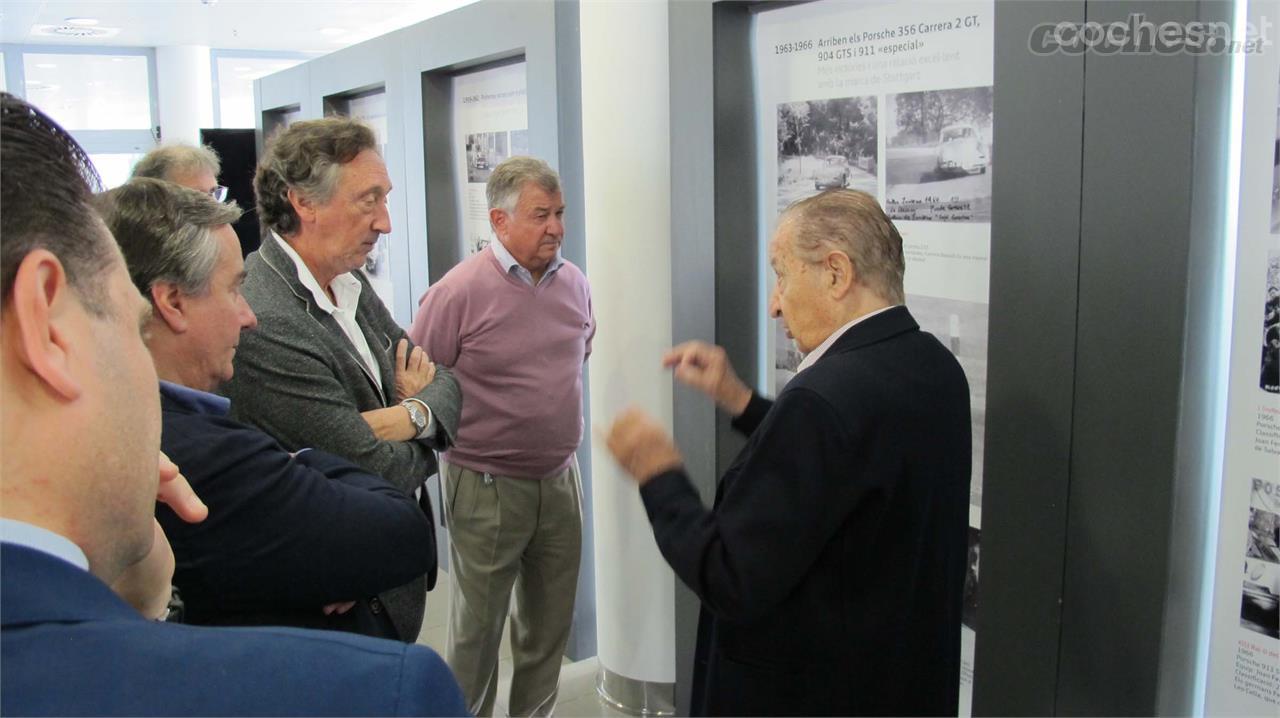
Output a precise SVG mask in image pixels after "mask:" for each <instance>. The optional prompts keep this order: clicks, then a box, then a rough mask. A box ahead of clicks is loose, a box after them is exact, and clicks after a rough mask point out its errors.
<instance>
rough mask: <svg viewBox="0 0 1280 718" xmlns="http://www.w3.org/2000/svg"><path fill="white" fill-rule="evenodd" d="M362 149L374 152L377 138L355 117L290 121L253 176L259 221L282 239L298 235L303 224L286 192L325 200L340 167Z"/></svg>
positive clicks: (330, 195) (333, 187)
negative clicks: (291, 191) (354, 118)
mask: <svg viewBox="0 0 1280 718" xmlns="http://www.w3.org/2000/svg"><path fill="white" fill-rule="evenodd" d="M365 150H373V151H374V152H377V151H378V138H377V135H375V134H374V133H373V130H372V129H370V127H369V126H368V125H366V124H365V123H363V122H360V121H359V120H353V119H351V118H349V117H326V118H324V119H322V120H305V121H302V122H295V123H293V124H292V125H289V127H288V128H287V129H285V130H284V131H283V132H281V133H280V134H278V135H276V136H275V138H274V139H273V140H271V142H270V143H268V145H267V152H266V156H264V157H263V158H262V160H261V161H260V162H259V163H258V171H257V173H256V174H255V175H254V178H253V191H254V194H256V195H257V197H258V217H259V219H260V220H261V221H262V223H263V224H265V225H266V226H267V227H269V228H271V229H274V230H275V231H276V232H278V233H279V234H280V236H281V237H289V236H292V235H294V234H296V233H297V232H298V230H299V229H301V228H302V223H301V221H300V220H299V219H298V213H297V212H296V211H295V210H294V209H293V203H292V202H290V201H289V190H290V189H293V190H296V191H297V192H299V193H301V194H302V196H304V197H306V198H307V199H310V200H312V201H315V202H319V203H321V204H323V203H325V202H328V201H329V200H330V199H331V198H332V197H333V192H334V190H335V189H337V186H338V178H339V177H341V176H342V166H343V165H345V164H346V163H348V162H350V161H351V160H354V159H355V158H356V155H359V154H360V153H361V152H363V151H365Z"/></svg>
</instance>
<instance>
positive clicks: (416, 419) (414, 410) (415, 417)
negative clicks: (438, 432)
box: [400, 399, 427, 436]
mask: <svg viewBox="0 0 1280 718" xmlns="http://www.w3.org/2000/svg"><path fill="white" fill-rule="evenodd" d="M400 406H403V407H404V408H405V409H408V410H409V421H411V422H413V428H414V431H415V432H416V434H417V435H418V436H421V435H422V432H424V431H426V430H427V412H425V411H423V410H422V405H421V404H419V403H418V402H417V401H416V400H414V399H405V400H404V401H402V402H400Z"/></svg>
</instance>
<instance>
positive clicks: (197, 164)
mask: <svg viewBox="0 0 1280 718" xmlns="http://www.w3.org/2000/svg"><path fill="white" fill-rule="evenodd" d="M221 171H222V162H221V160H219V159H218V153H216V152H214V151H213V148H212V147H209V146H207V145H202V146H199V147H194V146H192V145H183V144H173V145H165V146H163V147H157V148H155V149H154V150H151V151H150V152H148V153H147V154H146V156H144V157H143V158H142V159H141V160H138V164H136V165H134V166H133V175H132V176H133V177H152V178H154V179H161V180H165V181H167V182H172V183H174V184H178V185H182V186H183V187H189V188H191V189H193V190H196V191H198V192H203V193H205V194H207V195H209V196H210V197H213V198H214V199H216V200H217V201H219V202H225V201H226V199H227V188H226V187H224V186H222V185H220V184H218V174H219V173H220V172H221Z"/></svg>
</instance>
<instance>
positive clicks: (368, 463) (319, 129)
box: [226, 117, 462, 642]
mask: <svg viewBox="0 0 1280 718" xmlns="http://www.w3.org/2000/svg"><path fill="white" fill-rule="evenodd" d="M390 191H391V180H390V178H389V177H388V175H387V167H386V164H385V163H383V161H382V157H381V156H380V155H379V154H378V142H377V138H376V137H375V136H374V134H373V131H372V130H371V129H369V127H367V126H366V125H364V124H361V123H360V122H357V121H356V120H352V119H348V118H343V117H330V118H326V119H323V120H309V121H305V122H296V123H294V124H293V125H290V126H289V128H288V129H287V130H285V131H284V132H282V133H280V134H279V135H278V136H277V137H276V138H275V139H274V140H273V141H272V143H271V144H270V145H269V146H268V147H267V152H266V154H265V155H264V156H263V158H262V160H261V162H259V164H258V171H257V174H256V176H255V177H254V192H255V193H256V194H257V198H258V216H259V218H260V219H261V221H262V223H263V224H264V225H265V226H266V227H268V228H269V229H270V230H271V234H270V236H268V237H265V238H264V239H263V241H262V246H261V247H260V248H259V249H258V251H257V252H255V253H253V254H251V255H249V258H248V260H247V261H246V262H245V268H246V270H247V271H248V277H247V278H246V279H245V283H244V296H245V299H246V300H248V302H249V306H250V307H252V308H253V311H254V312H255V313H257V315H258V319H259V320H260V321H261V323H262V324H261V326H260V327H259V328H258V330H257V331H254V332H249V333H247V334H245V336H244V338H243V339H242V341H241V344H240V348H239V350H238V351H237V353H236V356H235V376H234V377H232V379H231V381H229V382H228V383H227V384H226V391H227V396H228V397H229V398H230V399H231V412H232V415H233V416H234V417H235V418H236V419H239V420H241V421H247V422H249V423H251V424H253V425H255V426H257V427H259V428H260V429H262V430H263V431H265V432H267V433H268V434H270V435H272V436H273V437H275V438H276V439H277V440H278V441H279V442H280V443H281V444H282V445H283V446H284V447H285V448H286V449H289V450H290V451H296V450H298V449H301V448H303V447H308V446H309V447H314V448H317V449H322V450H324V451H328V452H331V453H333V454H337V455H338V456H341V457H343V458H345V459H348V460H350V461H353V462H355V463H356V464H358V465H359V466H361V467H363V468H365V469H366V470H368V471H372V472H374V473H376V474H378V475H379V476H382V477H383V478H385V479H386V480H387V481H390V482H391V483H392V484H393V485H394V486H395V487H396V488H398V489H400V490H401V491H404V492H405V493H410V494H411V493H414V492H420V496H421V501H422V504H423V509H424V511H427V512H428V513H429V512H430V510H431V507H430V499H429V496H428V493H427V491H426V490H425V488H424V486H423V484H424V482H425V481H426V480H427V479H428V478H430V477H431V475H432V474H434V473H435V472H436V458H435V454H433V453H432V450H433V449H446V448H448V447H449V445H450V443H451V442H452V438H453V436H454V435H455V434H456V432H457V428H458V419H459V417H460V414H461V411H462V396H461V393H460V392H459V390H458V382H457V380H456V379H454V377H453V374H452V373H450V372H449V371H448V370H446V369H443V368H442V369H440V370H438V371H437V370H436V368H435V365H434V364H432V363H431V362H430V361H429V360H428V358H427V356H426V354H425V353H423V351H422V349H421V348H419V347H415V346H413V345H412V344H411V343H410V342H409V340H408V338H407V337H406V336H405V331H404V328H403V327H401V326H400V325H399V324H397V323H396V321H395V319H394V318H393V317H392V316H391V313H390V312H389V311H388V310H387V308H386V306H385V305H383V303H382V300H380V299H379V298H378V296H377V294H375V293H374V291H373V287H372V286H371V285H370V284H369V278H368V277H366V276H365V275H364V272H363V271H362V270H361V267H363V266H364V262H365V259H366V258H367V257H368V256H369V253H370V252H371V251H372V250H373V249H374V247H375V246H376V245H377V242H378V237H379V236H380V235H382V234H385V233H387V232H390V231H391V218H390V215H389V214H388V212H387V194H388V193H389V192H390ZM432 542H433V543H432V551H433V552H434V551H435V548H434V534H433V538H432ZM435 576H436V571H435V567H434V566H433V567H432V568H431V570H430V571H428V572H427V576H426V580H425V582H424V581H423V580H415V581H413V582H410V583H409V584H406V585H405V586H402V587H400V588H397V589H395V590H392V591H389V592H386V593H384V594H382V599H383V602H384V604H385V605H386V607H387V610H388V611H389V612H390V614H391V620H392V621H393V622H394V623H395V626H396V630H397V631H399V633H400V638H401V639H403V640H405V641H410V642H412V641H413V640H415V639H416V638H417V636H418V631H419V629H420V628H421V626H422V616H423V611H424V609H425V605H426V603H425V602H426V592H427V590H428V589H429V588H431V587H432V586H433V585H434V583H435Z"/></svg>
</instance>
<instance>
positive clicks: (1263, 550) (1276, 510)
mask: <svg viewBox="0 0 1280 718" xmlns="http://www.w3.org/2000/svg"><path fill="white" fill-rule="evenodd" d="M1244 556H1245V561H1244V593H1243V595H1242V597H1241V605H1240V625H1242V626H1244V627H1245V628H1248V629H1249V630H1251V631H1256V632H1258V633H1262V634H1266V635H1268V636H1271V637H1272V638H1280V487H1277V485H1276V484H1275V483H1273V482H1271V481H1266V480H1263V479H1259V478H1254V479H1253V487H1252V490H1251V491H1250V493H1249V536H1248V539H1247V542H1246V544H1245V550H1244Z"/></svg>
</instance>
